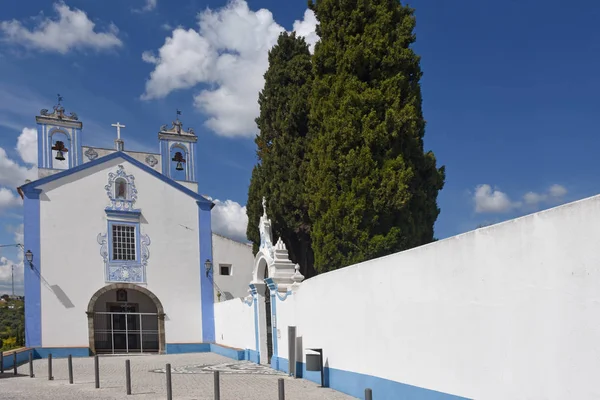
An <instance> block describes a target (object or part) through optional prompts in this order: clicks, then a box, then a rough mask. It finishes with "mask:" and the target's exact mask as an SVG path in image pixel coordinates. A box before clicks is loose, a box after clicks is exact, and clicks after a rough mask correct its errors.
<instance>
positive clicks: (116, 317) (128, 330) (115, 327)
mask: <svg viewBox="0 0 600 400" xmlns="http://www.w3.org/2000/svg"><path fill="white" fill-rule="evenodd" d="M94 341H95V345H96V353H99V354H123V353H158V314H149V313H125V312H96V313H94Z"/></svg>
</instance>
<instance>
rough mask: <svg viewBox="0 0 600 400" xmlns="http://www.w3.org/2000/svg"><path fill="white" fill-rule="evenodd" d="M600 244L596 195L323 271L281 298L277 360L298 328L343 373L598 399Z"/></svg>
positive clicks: (523, 395) (439, 386)
mask: <svg viewBox="0 0 600 400" xmlns="http://www.w3.org/2000/svg"><path fill="white" fill-rule="evenodd" d="M599 244H600V196H595V197H592V198H589V199H585V200H582V201H578V202H575V203H570V204H567V205H564V206H561V207H557V208H554V209H551V210H547V211H543V212H539V213H536V214H532V215H528V216H525V217H522V218H518V219H515V220H511V221H508V222H505V223H502V224H498V225H494V226H490V227H487V228H482V229H478V230H476V231H473V232H469V233H465V234H462V235H459V236H456V237H452V238H449V239H445V240H441V241H439V242H435V243H432V244H429V245H426V246H422V247H419V248H415V249H412V250H408V251H405V252H402V253H397V254H394V255H390V256H387V257H384V258H380V259H376V260H372V261H368V262H364V263H361V264H358V265H354V266H350V267H347V268H343V269H340V270H337V271H334V272H331V273H327V274H323V275H319V276H317V277H314V278H312V279H309V280H307V281H305V282H303V283H302V284H301V286H300V288H299V290H298V291H297V293H295V294H294V295H292V296H289V297H288V298H287V299H285V300H284V301H281V300H277V322H278V323H277V328H278V329H279V332H280V334H281V335H280V338H279V339H278V348H279V351H278V353H279V354H277V356H278V357H280V358H284V359H286V358H287V338H286V336H287V326H288V325H295V326H297V335H298V336H301V337H302V341H303V346H302V347H303V348H304V349H306V348H310V347H322V348H323V349H324V356H325V360H326V364H327V366H328V367H329V368H332V369H335V370H342V371H350V372H354V373H360V374H365V375H368V376H372V377H379V378H385V379H389V380H392V381H396V382H401V383H404V384H408V385H414V386H417V387H421V388H426V389H432V390H437V391H440V392H444V393H450V394H455V395H459V396H464V397H468V398H475V399H499V400H500V399H502V400H505V399H534V398H535V399H592V398H594V399H596V398H598V397H599V396H600V386H599V385H598V383H597V377H598V376H600V245H599ZM238 301H239V300H238ZM217 306H218V305H215V315H217ZM239 306H240V307H242V306H244V307H247V306H245V305H243V304H242V303H241V302H240V303H239ZM247 308H248V312H250V307H247ZM244 321H246V319H244ZM247 321H248V322H247V323H248V324H249V323H250V321H251V320H250V317H247ZM244 324H246V322H244ZM218 329H219V328H217V332H218V331H219V330H218ZM217 337H220V336H219V335H217ZM248 345H251V343H250V342H249V343H248ZM250 348H252V347H250ZM332 387H333V386H332ZM374 393H375V391H374Z"/></svg>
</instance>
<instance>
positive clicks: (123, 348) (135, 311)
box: [87, 283, 165, 354]
mask: <svg viewBox="0 0 600 400" xmlns="http://www.w3.org/2000/svg"><path fill="white" fill-rule="evenodd" d="M87 316H88V330H89V342H90V350H91V351H92V352H93V353H94V354H126V353H159V354H164V351H165V312H164V308H163V306H162V303H161V302H160V300H158V298H157V297H156V296H155V295H154V293H152V292H151V291H149V290H148V289H146V288H144V287H142V286H138V285H134V284H131V283H113V284H110V285H107V286H105V287H103V288H101V289H100V290H98V291H97V292H96V293H94V295H93V296H92V298H91V299H90V302H89V303H88V308H87Z"/></svg>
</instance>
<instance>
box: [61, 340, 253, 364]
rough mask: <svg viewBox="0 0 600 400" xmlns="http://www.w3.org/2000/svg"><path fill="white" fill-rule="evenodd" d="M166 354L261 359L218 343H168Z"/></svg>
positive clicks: (250, 352)
mask: <svg viewBox="0 0 600 400" xmlns="http://www.w3.org/2000/svg"><path fill="white" fill-rule="evenodd" d="M166 353H167V354H182V353H215V354H219V355H222V356H224V357H228V358H231V359H234V360H238V361H241V360H249V361H253V362H254V360H259V359H260V357H259V353H258V352H256V351H253V350H249V349H246V350H242V349H236V348H232V347H225V346H221V345H219V344H216V343H167V344H166ZM52 356H54V354H52ZM257 363H258V362H257Z"/></svg>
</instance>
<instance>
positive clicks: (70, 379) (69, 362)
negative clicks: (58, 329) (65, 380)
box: [68, 354, 73, 385]
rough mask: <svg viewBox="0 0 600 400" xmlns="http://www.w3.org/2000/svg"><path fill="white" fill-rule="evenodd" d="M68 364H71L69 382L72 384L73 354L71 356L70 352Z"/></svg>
mask: <svg viewBox="0 0 600 400" xmlns="http://www.w3.org/2000/svg"><path fill="white" fill-rule="evenodd" d="M68 364H69V383H70V384H71V385H72V384H73V356H71V355H70V354H69V360H68Z"/></svg>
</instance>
